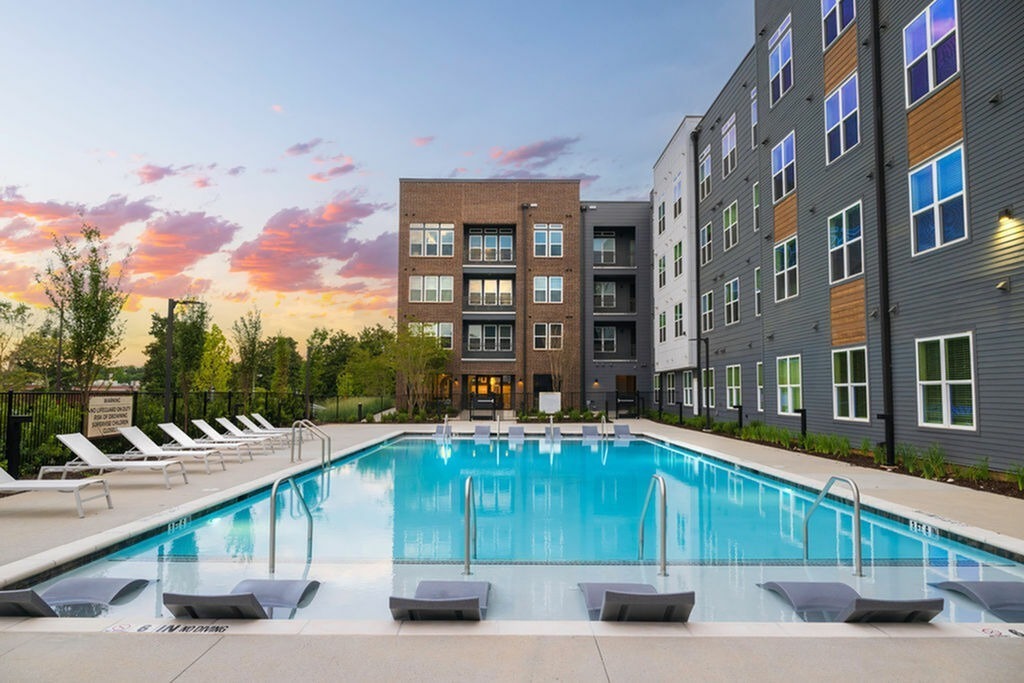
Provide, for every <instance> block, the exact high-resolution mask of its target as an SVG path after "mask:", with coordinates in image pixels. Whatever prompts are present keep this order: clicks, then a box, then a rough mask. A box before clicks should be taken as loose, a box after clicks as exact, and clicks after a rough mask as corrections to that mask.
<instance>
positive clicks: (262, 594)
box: [164, 579, 320, 619]
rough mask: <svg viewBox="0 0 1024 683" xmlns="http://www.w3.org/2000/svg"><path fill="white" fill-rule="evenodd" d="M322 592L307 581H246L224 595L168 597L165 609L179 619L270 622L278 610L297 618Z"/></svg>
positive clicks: (176, 595)
mask: <svg viewBox="0 0 1024 683" xmlns="http://www.w3.org/2000/svg"><path fill="white" fill-rule="evenodd" d="M319 589H320V582H319V581H310V580H307V579H246V580H244V581H241V582H240V583H239V584H238V585H236V586H235V587H234V588H232V589H231V592H230V593H226V594H223V595H188V594H185V593H164V607H166V608H167V609H168V610H170V612H171V614H172V615H174V616H175V617H177V618H178V619H188V618H191V619H270V618H272V616H273V613H274V608H275V607H284V608H286V609H289V610H291V611H292V615H294V612H295V610H296V609H298V608H299V607H305V606H306V605H308V604H309V603H310V602H312V601H313V598H314V597H315V596H316V592H317V591H318V590H319ZM292 615H289V616H292Z"/></svg>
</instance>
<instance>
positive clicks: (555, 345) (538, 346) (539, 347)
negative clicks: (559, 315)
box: [533, 323, 562, 351]
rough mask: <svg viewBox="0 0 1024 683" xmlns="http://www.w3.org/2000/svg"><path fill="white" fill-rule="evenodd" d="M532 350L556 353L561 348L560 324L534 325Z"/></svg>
mask: <svg viewBox="0 0 1024 683" xmlns="http://www.w3.org/2000/svg"><path fill="white" fill-rule="evenodd" d="M533 348H534V350H536V351H557V350H559V349H561V348H562V323H534V324H533Z"/></svg>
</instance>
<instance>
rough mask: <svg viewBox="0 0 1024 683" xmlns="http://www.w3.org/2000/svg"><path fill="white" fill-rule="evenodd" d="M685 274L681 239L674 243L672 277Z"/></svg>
mask: <svg viewBox="0 0 1024 683" xmlns="http://www.w3.org/2000/svg"><path fill="white" fill-rule="evenodd" d="M682 274H683V241H682V240H679V241H678V242H676V243H675V244H673V245H672V277H679V276H680V275H682Z"/></svg>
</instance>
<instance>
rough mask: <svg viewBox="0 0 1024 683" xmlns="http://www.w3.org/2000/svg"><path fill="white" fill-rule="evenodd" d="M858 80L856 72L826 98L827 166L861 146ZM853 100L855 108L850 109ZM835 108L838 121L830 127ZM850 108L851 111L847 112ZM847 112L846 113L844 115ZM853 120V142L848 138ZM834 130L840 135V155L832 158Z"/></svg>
mask: <svg viewBox="0 0 1024 683" xmlns="http://www.w3.org/2000/svg"><path fill="white" fill-rule="evenodd" d="M857 87H858V80H857V72H856V71H854V72H853V74H851V75H850V77H849V78H847V79H846V80H845V81H843V82H842V83H840V84H839V85H838V86H837V87H836V89H835V90H833V91H832V92H830V93H829V94H828V95H826V96H825V100H824V116H825V164H826V165H828V164H831V163H833V162H835V161H837V160H839V159H840V158H841V157H843V155H845V154H846V153H847V152H849V151H850V150H851V149H853V148H854V147H856V146H857V145H858V144H860V93H859V92H858V91H857ZM851 99H852V100H853V106H852V108H850V100H851ZM830 106H834V107H835V108H836V121H835V122H834V123H833V124H832V125H831V126H830V125H829V113H828V111H829V107H830ZM848 108H849V110H847V109H848ZM844 112H845V113H844ZM850 119H853V123H854V129H853V132H854V133H855V137H856V139H855V140H854V141H853V142H850V140H849V139H848V137H847V133H848V132H849V131H848V129H847V125H846V124H847V121H849V120H850ZM833 130H838V133H839V153H838V154H836V155H835V156H832V147H831V145H829V139H828V138H829V133H831V132H832V131H833Z"/></svg>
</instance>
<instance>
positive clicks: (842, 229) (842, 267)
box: [828, 202, 864, 284]
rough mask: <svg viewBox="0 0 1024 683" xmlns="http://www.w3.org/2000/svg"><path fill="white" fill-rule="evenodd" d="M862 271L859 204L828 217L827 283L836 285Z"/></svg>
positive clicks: (862, 257)
mask: <svg viewBox="0 0 1024 683" xmlns="http://www.w3.org/2000/svg"><path fill="white" fill-rule="evenodd" d="M863 271H864V253H863V248H862V240H861V229H860V202H857V203H856V204H854V205H853V206H850V207H848V208H846V209H844V210H843V211H840V212H839V213H837V214H836V215H834V216H829V217H828V272H829V282H831V283H833V284H834V283H836V282H841V281H843V280H845V279H846V278H850V277H853V276H855V275H860V274H861V273H862V272H863Z"/></svg>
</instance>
